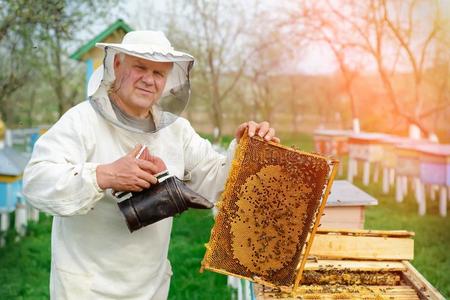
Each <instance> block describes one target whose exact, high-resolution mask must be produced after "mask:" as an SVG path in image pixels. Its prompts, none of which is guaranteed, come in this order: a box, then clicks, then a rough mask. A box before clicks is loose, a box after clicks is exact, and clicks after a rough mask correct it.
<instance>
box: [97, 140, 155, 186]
mask: <svg viewBox="0 0 450 300" xmlns="http://www.w3.org/2000/svg"><path fill="white" fill-rule="evenodd" d="M141 147H142V146H141V145H137V146H136V147H135V148H134V149H133V151H131V152H130V153H128V154H127V155H125V156H123V157H122V158H119V159H118V160H116V161H114V162H112V163H110V164H104V165H99V166H97V169H96V175H97V184H98V186H99V187H100V188H101V189H103V190H104V189H108V188H110V189H113V190H114V191H124V192H140V191H142V190H143V189H147V188H149V187H150V186H151V185H152V184H155V183H157V179H156V177H155V176H153V175H152V174H156V173H158V172H160V166H158V165H157V164H155V163H154V162H152V161H149V160H144V159H139V158H136V155H138V153H139V150H140V149H141Z"/></svg>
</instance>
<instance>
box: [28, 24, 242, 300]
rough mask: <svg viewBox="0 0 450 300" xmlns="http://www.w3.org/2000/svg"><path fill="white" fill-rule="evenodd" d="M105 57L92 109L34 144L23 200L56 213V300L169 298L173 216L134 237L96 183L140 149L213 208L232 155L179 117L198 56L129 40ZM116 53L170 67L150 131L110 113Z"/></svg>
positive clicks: (76, 112) (143, 36) (151, 37)
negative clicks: (100, 173) (108, 167)
mask: <svg viewBox="0 0 450 300" xmlns="http://www.w3.org/2000/svg"><path fill="white" fill-rule="evenodd" d="M97 46H99V47H102V48H104V49H105V59H104V65H103V66H102V67H101V68H99V69H98V70H97V71H96V72H95V73H94V75H93V76H92V79H91V82H90V84H89V87H90V92H89V94H90V97H89V101H84V102H83V103H80V104H78V105H76V106H75V107H73V108H71V109H70V110H69V111H67V113H65V114H64V115H63V116H62V117H61V119H60V120H59V121H58V122H57V123H56V124H55V125H54V126H53V127H52V128H51V129H50V130H49V131H48V132H46V133H45V134H44V135H43V136H42V137H41V138H40V139H39V140H38V141H37V143H36V144H35V147H34V151H33V155H32V158H31V160H30V162H29V164H28V166H27V168H26V170H25V173H24V195H25V196H26V197H27V198H28V200H29V201H30V203H31V204H33V205H34V206H35V207H37V208H39V209H40V210H42V211H45V212H48V213H51V214H53V215H54V216H55V217H54V219H53V228H52V265H51V279H50V294H51V298H52V299H58V300H60V299H77V300H79V299H96V300H97V299H165V298H166V297H167V293H168V288H169V282H170V275H171V267H170V263H169V261H168V260H167V252H168V246H169V239H170V231H171V227H172V218H167V219H164V220H162V221H159V222H157V223H155V224H152V225H149V226H147V227H145V228H142V229H140V230H139V231H136V232H134V233H133V234H130V233H129V231H128V229H127V226H126V224H125V220H124V218H123V216H122V215H121V213H120V212H119V209H118V207H117V199H116V198H115V197H114V196H113V195H112V192H111V191H110V190H102V189H101V188H100V187H99V186H98V184H97V178H96V167H97V166H98V165H99V164H106V163H110V162H112V161H115V160H117V159H119V158H120V157H123V156H124V155H126V154H127V153H128V152H130V150H132V149H133V148H134V147H135V146H136V144H142V145H145V146H147V147H148V149H149V151H150V153H151V154H153V155H156V156H158V157H160V158H161V159H162V160H163V161H164V162H165V163H166V165H167V168H168V170H169V172H170V173H171V174H173V175H175V176H177V177H178V178H180V179H182V178H184V177H185V176H186V174H188V176H189V177H190V181H189V183H188V184H189V186H190V187H191V188H192V189H193V190H195V191H197V192H198V193H200V194H201V195H203V196H205V197H206V198H208V199H209V200H211V201H215V200H216V198H217V196H218V193H220V191H221V189H223V186H224V183H225V180H226V177H227V175H228V170H229V167H230V161H231V159H232V154H233V151H234V148H235V146H234V145H235V144H234V143H232V146H231V147H230V149H229V151H228V153H227V155H220V154H218V153H216V152H215V151H214V150H213V149H212V147H211V144H210V143H209V142H208V141H206V140H204V139H203V138H201V137H200V136H199V135H198V134H197V133H196V132H195V131H194V129H193V128H192V127H191V125H190V124H189V122H188V121H187V120H185V119H183V118H181V117H179V116H178V115H179V114H180V113H181V112H182V111H183V109H184V107H185V106H186V104H187V101H188V98H189V94H190V87H189V71H190V69H191V67H192V64H193V58H192V57H191V56H190V55H188V54H186V53H182V52H178V51H175V50H173V48H172V47H171V46H170V42H169V41H168V40H167V39H166V38H165V36H164V35H163V34H162V33H161V32H150V31H145V32H142V31H141V32H139V31H138V32H130V33H128V34H127V35H126V36H125V37H124V40H123V41H122V43H121V44H98V45H97ZM116 53H125V54H127V55H133V56H138V57H140V58H143V59H148V60H153V61H170V62H173V63H174V65H173V68H172V70H171V73H170V75H169V78H168V80H167V84H166V87H165V89H164V92H163V93H162V96H161V99H160V100H159V101H158V104H157V105H154V106H153V107H152V111H151V114H152V117H153V122H154V125H155V126H154V129H153V130H151V131H145V130H142V129H140V128H135V127H133V126H130V124H126V123H123V122H122V121H121V119H120V118H118V116H117V114H116V113H115V112H114V109H113V107H112V105H111V101H110V99H109V97H108V87H109V85H110V84H111V82H113V81H114V71H113V67H112V63H113V58H114V55H115V54H116Z"/></svg>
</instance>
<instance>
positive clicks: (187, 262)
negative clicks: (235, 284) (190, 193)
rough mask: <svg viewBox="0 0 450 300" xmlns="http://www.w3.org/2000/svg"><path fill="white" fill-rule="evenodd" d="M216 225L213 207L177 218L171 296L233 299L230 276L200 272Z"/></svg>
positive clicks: (173, 234) (171, 255) (172, 243)
mask: <svg viewBox="0 0 450 300" xmlns="http://www.w3.org/2000/svg"><path fill="white" fill-rule="evenodd" d="M212 225H213V217H212V215H211V212H210V211H196V210H191V211H188V212H187V213H184V214H182V215H181V216H179V217H177V218H175V220H174V227H173V230H172V240H171V244H170V249H169V259H170V261H171V263H172V269H173V277H172V282H171V285H170V294H169V299H174V300H175V299H176V300H184V299H231V290H230V289H229V288H228V287H227V278H226V276H223V275H219V274H216V273H212V272H209V271H204V272H203V273H199V269H200V263H201V261H202V259H203V255H204V254H205V246H204V244H205V243H207V242H208V240H209V235H210V232H211V228H212Z"/></svg>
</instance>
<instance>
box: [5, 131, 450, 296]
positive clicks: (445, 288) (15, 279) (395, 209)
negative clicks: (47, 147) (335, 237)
mask: <svg viewBox="0 0 450 300" xmlns="http://www.w3.org/2000/svg"><path fill="white" fill-rule="evenodd" d="M280 137H281V139H282V143H283V144H285V145H288V146H291V145H296V146H297V147H299V148H300V149H301V150H307V151H311V150H312V149H313V142H312V138H311V136H308V135H306V134H299V135H289V134H280ZM229 140H230V138H227V139H225V144H226V143H227V142H229ZM355 184H356V185H358V186H359V187H361V188H363V189H364V190H366V191H367V192H368V193H369V194H371V195H373V196H374V197H375V198H377V199H378V200H379V205H378V206H374V207H370V208H368V210H367V211H366V224H365V225H366V226H365V227H366V228H370V229H386V230H390V229H392V230H397V229H403V230H409V231H414V232H415V233H416V236H415V237H414V240H415V258H414V260H413V262H412V263H413V265H414V266H415V267H416V268H417V269H418V270H419V271H420V272H421V273H422V274H423V275H424V276H425V277H426V278H427V279H428V281H430V282H431V284H433V285H434V286H435V287H436V288H438V289H439V291H440V292H441V293H442V294H443V295H444V297H447V298H450V275H449V274H450V216H448V217H447V218H442V217H440V216H439V214H438V209H437V205H438V203H437V201H435V202H431V201H428V207H427V215H426V216H423V217H420V216H418V215H417V205H416V203H415V201H414V199H413V198H412V196H411V195H410V196H409V197H408V198H406V199H405V201H404V202H403V203H397V202H395V200H394V195H393V194H390V195H387V196H384V195H382V194H381V192H380V191H381V186H380V184H373V183H372V184H371V185H370V186H368V187H363V186H362V184H361V181H360V179H359V178H357V179H356V182H355ZM410 194H412V193H410ZM41 219H42V220H41V221H40V222H39V223H38V224H31V225H30V227H29V230H28V234H27V237H26V238H24V239H22V240H21V241H20V242H17V243H16V242H14V239H15V236H14V234H13V233H12V232H10V234H9V235H8V241H7V246H6V247H5V248H0V299H8V300H9V299H32V300H34V299H48V279H49V269H50V230H51V218H50V217H44V216H43V215H41ZM212 225H213V219H212V217H211V215H210V212H206V211H189V212H187V213H184V214H183V215H181V216H180V217H177V218H175V220H174V226H173V231H172V240H171V245H170V250H169V258H170V260H171V262H172V267H173V272H174V276H173V277H172V282H171V288H170V295H169V299H177V300H178V299H183V300H184V299H230V298H231V294H232V291H230V289H228V288H227V286H226V276H223V275H219V274H215V273H212V272H209V271H205V272H204V273H199V268H200V262H201V260H202V258H203V255H204V253H205V247H204V243H206V242H207V241H208V239H209V235H210V230H211V227H212Z"/></svg>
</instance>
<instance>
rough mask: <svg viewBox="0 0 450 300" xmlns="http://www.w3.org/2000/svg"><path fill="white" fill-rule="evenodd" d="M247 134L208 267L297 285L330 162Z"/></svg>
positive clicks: (221, 204)
mask: <svg viewBox="0 0 450 300" xmlns="http://www.w3.org/2000/svg"><path fill="white" fill-rule="evenodd" d="M244 136H245V137H243V138H242V139H241V141H240V143H239V146H238V149H237V151H236V155H235V158H234V160H233V163H232V167H231V170H230V174H229V176H228V180H227V183H226V186H225V190H224V192H223V193H222V195H221V199H220V201H219V203H218V204H217V207H218V209H219V212H218V214H217V216H216V220H215V225H214V227H213V229H212V231H211V237H210V241H209V243H208V244H207V246H206V247H207V251H206V254H205V257H204V259H203V261H202V269H203V268H205V269H209V270H212V271H215V272H219V273H223V274H228V275H235V276H237V277H241V278H247V279H250V280H252V281H255V282H259V283H265V284H270V285H273V286H283V287H292V285H293V284H294V283H295V279H296V275H297V268H298V266H299V263H300V260H301V258H302V257H303V256H302V251H303V248H304V246H305V244H306V242H307V239H308V238H309V237H310V236H311V235H310V234H309V233H311V231H312V228H313V225H314V220H315V219H316V214H317V213H318V208H319V204H320V203H321V200H322V198H323V195H324V189H325V187H326V186H327V185H328V183H329V178H330V176H329V175H330V161H329V160H328V159H327V158H325V157H322V156H319V155H315V154H310V153H305V152H301V151H298V150H295V149H292V148H289V147H285V146H282V145H279V144H275V143H272V142H265V141H263V140H262V139H261V138H259V137H252V138H249V137H246V135H244Z"/></svg>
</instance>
